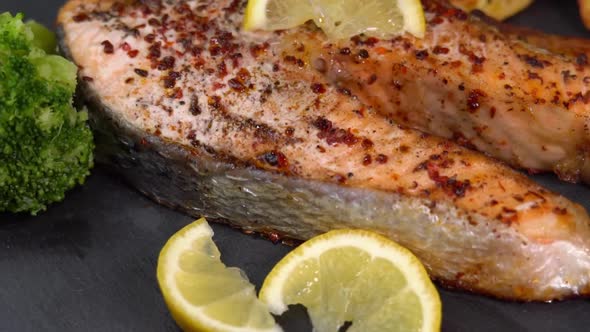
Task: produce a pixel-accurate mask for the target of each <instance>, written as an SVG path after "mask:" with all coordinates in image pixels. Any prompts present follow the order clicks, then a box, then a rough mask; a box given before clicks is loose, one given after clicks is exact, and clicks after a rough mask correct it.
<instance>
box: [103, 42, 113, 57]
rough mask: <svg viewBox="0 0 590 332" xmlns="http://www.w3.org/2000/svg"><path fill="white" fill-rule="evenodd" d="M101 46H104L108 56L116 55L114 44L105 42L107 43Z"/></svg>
mask: <svg viewBox="0 0 590 332" xmlns="http://www.w3.org/2000/svg"><path fill="white" fill-rule="evenodd" d="M100 44H101V45H102V46H103V49H104V52H105V53H106V54H113V53H115V47H114V46H113V44H112V43H111V42H110V41H108V40H105V41H103V42H102V43H100Z"/></svg>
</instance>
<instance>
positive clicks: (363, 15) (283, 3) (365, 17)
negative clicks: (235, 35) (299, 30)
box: [244, 0, 426, 39]
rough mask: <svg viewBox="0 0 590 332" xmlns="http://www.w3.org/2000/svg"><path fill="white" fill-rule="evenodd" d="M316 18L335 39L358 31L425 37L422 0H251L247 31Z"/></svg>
mask: <svg viewBox="0 0 590 332" xmlns="http://www.w3.org/2000/svg"><path fill="white" fill-rule="evenodd" d="M309 20H313V21H314V22H315V23H316V25H317V26H319V27H320V28H321V29H322V30H323V31H324V32H325V33H326V34H327V35H328V37H329V38H331V39H345V38H350V37H352V36H355V35H358V34H361V33H363V34H365V35H368V36H374V37H380V38H390V37H394V36H397V35H400V34H403V33H405V32H409V33H411V34H413V35H415V36H417V37H423V36H424V33H425V30H426V22H425V19H424V10H423V8H422V4H421V2H420V0H366V1H358V0H306V1H301V0H249V1H248V7H247V8H246V16H245V18H244V28H245V29H246V30H256V29H260V30H268V31H273V30H282V29H289V28H293V27H296V26H298V25H301V24H303V23H305V22H307V21H309Z"/></svg>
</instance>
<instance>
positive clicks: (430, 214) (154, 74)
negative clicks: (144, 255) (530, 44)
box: [58, 0, 590, 301]
mask: <svg viewBox="0 0 590 332" xmlns="http://www.w3.org/2000/svg"><path fill="white" fill-rule="evenodd" d="M244 6H245V1H242V0H234V1H229V0H227V1H202V0H201V1H190V0H187V1H181V0H179V1H171V2H169V1H156V0H153V1H139V2H133V1H131V2H127V4H122V3H117V2H113V1H97V0H94V1H87V0H86V1H82V0H70V1H69V2H67V4H66V5H65V6H64V8H63V9H62V10H61V12H60V14H59V19H58V23H59V27H60V40H61V45H62V48H63V50H64V52H65V53H66V55H67V56H68V57H70V58H71V59H72V60H73V61H75V62H76V64H77V65H78V66H79V68H80V73H79V75H80V82H81V85H80V86H81V91H80V94H79V95H80V96H82V97H83V102H84V103H85V104H86V105H87V106H88V108H89V110H90V118H91V124H92V126H93V128H94V130H95V132H96V141H97V142H96V143H97V149H98V151H97V156H98V161H99V162H100V163H103V164H105V165H110V166H111V167H112V168H114V169H115V170H117V171H118V172H119V173H121V174H123V175H124V176H125V178H126V179H127V180H128V181H129V182H130V183H132V184H133V185H134V186H136V187H137V188H138V189H139V190H140V191H142V192H143V193H145V194H146V195H148V196H150V197H152V198H153V199H155V200H156V201H157V202H160V203H162V204H165V205H168V206H171V207H174V208H177V209H180V210H182V211H184V212H186V213H188V214H191V215H194V216H202V215H204V216H207V217H209V218H217V219H224V220H226V221H227V222H229V223H231V224H232V225H234V226H237V227H239V228H241V229H243V230H245V231H256V232H263V233H269V234H271V236H272V237H274V238H275V239H276V238H277V237H283V236H286V237H290V238H294V239H300V240H305V239H308V238H310V237H312V236H314V235H317V234H320V233H322V232H325V231H328V230H330V229H337V228H363V229H369V230H373V231H375V232H379V233H381V234H384V235H385V236H388V237H389V238H391V239H393V240H395V241H397V242H399V243H400V244H402V245H404V246H406V247H407V248H409V249H410V250H412V251H413V252H414V253H415V254H416V255H417V256H418V257H419V258H420V259H421V260H422V262H424V264H425V266H426V267H427V269H428V271H429V272H430V274H431V276H432V277H433V278H436V279H438V280H440V281H441V282H443V283H445V284H448V285H451V286H455V287H459V288H462V289H466V290H471V291H474V292H479V293H484V294H489V295H492V296H496V297H501V298H509V299H517V300H526V301H530V300H552V299H559V298H564V297H569V296H574V295H586V294H588V293H590V223H589V218H588V215H587V213H586V212H585V211H584V209H583V208H581V207H580V206H579V205H577V204H575V203H572V202H571V201H569V200H567V199H565V198H564V197H562V196H559V195H557V194H554V193H552V192H550V191H548V190H546V189H544V188H542V187H541V186H539V185H537V184H536V183H534V182H532V181H531V180H529V179H528V178H527V177H525V176H523V175H522V174H520V173H518V172H515V171H513V170H512V169H510V168H508V167H507V166H505V165H504V164H502V163H500V162H496V161H493V160H491V159H489V158H487V157H485V156H483V155H481V154H479V153H477V152H474V151H471V150H469V149H466V148H464V147H461V146H459V145H457V144H455V143H453V142H451V141H448V140H444V139H440V138H437V137H433V136H429V135H426V134H422V133H420V132H418V131H415V130H411V129H404V128H401V127H400V126H398V125H397V124H395V123H393V122H392V121H390V120H389V119H387V118H385V117H383V116H382V115H381V114H380V113H379V112H377V111H376V110H375V109H373V108H371V107H369V106H367V105H366V104H363V103H362V102H361V101H359V99H358V98H356V97H355V96H352V95H351V94H350V92H349V91H347V90H346V89H342V88H339V87H337V86H334V85H330V84H328V81H327V78H326V75H324V74H322V73H320V72H319V71H317V70H316V69H314V68H317V66H318V65H322V64H321V63H317V62H316V63H312V62H311V60H309V59H311V57H310V54H311V53H312V52H314V51H316V50H315V49H311V48H309V46H308V45H309V44H306V45H304V44H302V43H299V42H298V41H300V40H306V41H310V40H316V41H317V42H318V43H323V40H322V38H323V35H322V34H321V33H319V32H318V31H316V30H314V29H313V28H311V27H302V28H300V29H294V30H292V31H283V32H277V33H244V32H242V31H240V25H241V22H242V19H243V11H244ZM291 48H292V52H291V51H289V52H288V51H287V50H291ZM372 52H373V50H372Z"/></svg>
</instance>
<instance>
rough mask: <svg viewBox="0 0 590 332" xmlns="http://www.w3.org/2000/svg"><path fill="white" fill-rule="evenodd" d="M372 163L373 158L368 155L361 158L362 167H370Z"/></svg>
mask: <svg viewBox="0 0 590 332" xmlns="http://www.w3.org/2000/svg"><path fill="white" fill-rule="evenodd" d="M372 162H373V158H372V157H371V155H370V154H367V155H365V157H364V158H363V165H365V166H369V165H371V163H372Z"/></svg>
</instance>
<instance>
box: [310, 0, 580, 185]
mask: <svg viewBox="0 0 590 332" xmlns="http://www.w3.org/2000/svg"><path fill="white" fill-rule="evenodd" d="M423 3H424V6H425V10H426V18H427V33H426V37H425V38H424V39H416V38H413V37H412V36H403V37H399V38H395V39H393V40H376V39H374V38H360V37H359V38H352V40H350V41H344V42H337V43H326V42H325V41H323V42H322V43H321V45H322V46H323V47H322V48H317V47H313V49H314V54H313V55H311V57H312V61H315V62H316V63H318V62H321V64H322V66H321V67H320V68H319V69H320V70H321V71H322V72H323V73H325V74H326V75H327V76H328V77H329V79H330V81H331V82H333V83H336V84H338V85H339V86H341V87H342V88H345V89H348V90H350V91H351V93H352V94H354V95H356V96H358V97H359V98H360V99H361V100H362V101H363V102H364V103H365V104H367V105H371V106H373V107H374V108H375V110H376V111H377V112H380V113H382V114H384V115H386V116H387V117H389V118H391V119H394V120H395V121H396V122H397V123H400V124H403V125H406V126H409V127H412V128H417V129H420V130H422V131H425V132H428V133H431V134H434V135H437V136H441V137H446V138H452V139H454V140H455V141H458V142H459V143H461V144H463V145H466V146H469V147H472V148H475V149H477V150H480V151H482V152H485V153H487V154H489V155H491V156H494V157H496V158H498V159H501V160H504V161H506V162H507V163H510V164H511V165H513V166H515V167H518V168H523V169H527V170H529V171H531V172H539V171H554V172H555V173H557V174H558V175H559V176H560V177H561V178H562V179H564V180H567V181H572V182H576V181H579V180H581V181H586V182H587V181H590V158H589V156H590V155H589V151H590V148H589V147H590V129H589V127H588V126H589V124H590V117H589V116H590V63H589V60H588V52H587V51H588V49H589V47H590V44H589V43H588V41H585V40H582V39H565V38H561V39H559V38H556V37H555V36H549V35H544V34H542V33H534V32H529V31H526V30H524V29H513V28H509V27H506V26H502V25H499V24H492V23H489V22H487V20H485V19H484V20H482V19H481V18H479V17H475V16H470V15H467V14H465V13H464V12H462V11H460V10H457V9H453V8H452V7H450V6H448V5H446V4H445V3H444V2H442V1H441V2H439V1H432V0H426V1H423ZM316 51H317V52H316ZM361 55H362V56H361ZM319 59H321V61H320V60H319Z"/></svg>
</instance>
